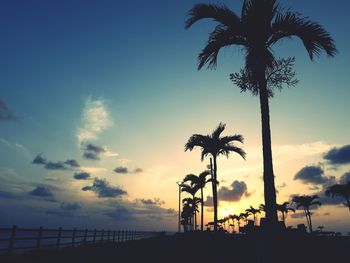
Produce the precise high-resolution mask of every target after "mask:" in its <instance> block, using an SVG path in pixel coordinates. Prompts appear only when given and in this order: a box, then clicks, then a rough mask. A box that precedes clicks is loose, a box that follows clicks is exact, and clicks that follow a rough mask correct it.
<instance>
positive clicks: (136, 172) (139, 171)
mask: <svg viewBox="0 0 350 263" xmlns="http://www.w3.org/2000/svg"><path fill="white" fill-rule="evenodd" d="M142 172H143V169H142V168H136V169H135V170H134V173H135V174H138V173H142Z"/></svg>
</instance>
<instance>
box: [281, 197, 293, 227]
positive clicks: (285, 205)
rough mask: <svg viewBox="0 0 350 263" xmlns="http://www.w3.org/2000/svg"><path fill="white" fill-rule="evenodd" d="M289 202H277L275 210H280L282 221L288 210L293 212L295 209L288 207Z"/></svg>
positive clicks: (284, 219)
mask: <svg viewBox="0 0 350 263" xmlns="http://www.w3.org/2000/svg"><path fill="white" fill-rule="evenodd" d="M288 205H289V202H284V203H283V204H277V211H279V212H281V214H282V221H283V222H285V221H286V215H287V214H288V211H292V212H294V213H295V209H294V208H292V207H289V206H288Z"/></svg>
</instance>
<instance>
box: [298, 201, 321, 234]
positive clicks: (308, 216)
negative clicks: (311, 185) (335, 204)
mask: <svg viewBox="0 0 350 263" xmlns="http://www.w3.org/2000/svg"><path fill="white" fill-rule="evenodd" d="M317 198H318V196H317V195H313V196H310V195H296V196H294V197H293V199H292V202H293V203H295V204H296V207H297V209H298V208H301V207H302V208H303V210H304V213H305V217H306V221H307V224H308V227H309V231H310V233H312V232H313V231H312V222H311V215H312V213H311V212H310V208H311V206H320V205H321V202H320V201H315V200H316V199H317Z"/></svg>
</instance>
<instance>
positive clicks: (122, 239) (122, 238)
mask: <svg viewBox="0 0 350 263" xmlns="http://www.w3.org/2000/svg"><path fill="white" fill-rule="evenodd" d="M123 241H124V230H122V237H121V242H123Z"/></svg>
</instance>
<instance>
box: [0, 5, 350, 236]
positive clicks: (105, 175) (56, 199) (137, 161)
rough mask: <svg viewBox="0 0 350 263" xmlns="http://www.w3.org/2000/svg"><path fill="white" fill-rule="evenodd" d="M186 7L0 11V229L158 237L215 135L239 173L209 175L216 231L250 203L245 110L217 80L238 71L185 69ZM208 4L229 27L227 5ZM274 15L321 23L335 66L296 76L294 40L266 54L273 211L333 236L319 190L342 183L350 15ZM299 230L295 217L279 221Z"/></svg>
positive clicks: (253, 108) (255, 131)
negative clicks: (285, 72) (277, 62)
mask: <svg viewBox="0 0 350 263" xmlns="http://www.w3.org/2000/svg"><path fill="white" fill-rule="evenodd" d="M201 2H205V1H195V0H186V1H185V0H180V1H161V0H148V1H141V0H134V1H108V0H102V1H86V0H84V1H83V0H75V1H66V0H63V1H46V0H45V1H44V0H42V1H39V0H34V1H19V0H12V1H1V2H0V34H1V41H0V57H1V59H0V110H1V111H0V113H1V115H0V118H1V119H0V156H1V158H0V182H1V183H0V209H1V211H6V213H3V212H2V213H1V215H0V225H1V226H12V225H14V224H16V225H18V226H22V227H38V226H47V227H58V226H63V227H78V228H85V227H89V228H91V227H96V228H105V229H107V228H109V229H138V230H167V231H174V230H176V229H177V205H178V199H177V198H178V187H177V185H176V182H177V181H180V180H182V179H183V178H184V177H185V175H186V174H189V173H194V174H199V173H200V172H201V171H203V170H204V169H205V168H206V165H207V164H208V163H209V160H208V159H205V160H204V162H201V160H200V151H199V150H194V151H192V152H184V144H185V143H186V141H187V140H188V138H189V137H190V136H191V135H192V134H194V133H200V134H208V133H210V132H211V131H212V130H213V129H214V128H215V127H217V125H218V124H219V123H220V122H223V123H225V124H226V130H225V132H224V134H225V135H228V134H242V135H243V136H244V139H245V140H244V144H242V145H239V146H240V147H242V148H243V149H244V150H245V151H246V152H247V159H246V161H244V160H243V159H242V158H240V157H239V156H238V155H235V154H232V155H231V156H230V158H229V159H226V157H220V158H219V160H218V178H219V181H220V189H219V197H220V198H221V201H220V203H219V216H220V217H224V216H227V215H228V214H233V213H240V212H243V211H244V210H245V209H246V208H248V207H249V206H250V205H253V206H254V207H258V206H259V204H261V203H263V181H262V149H261V123H260V106H259V100H258V98H257V97H254V96H252V95H251V94H248V93H241V92H240V90H239V88H238V87H236V86H234V85H233V83H232V82H231V81H230V79H229V74H230V73H234V72H238V71H239V69H240V68H242V67H243V66H244V53H243V52H242V50H240V49H238V48H227V49H224V50H223V51H222V52H221V53H220V55H219V60H218V67H217V69H216V70H207V69H202V70H201V71H198V70H197V55H198V54H199V52H200V50H201V49H202V48H203V47H204V45H205V43H206V40H207V38H208V33H209V32H210V31H211V30H212V29H213V28H214V26H215V23H213V22H212V21H203V22H200V23H198V24H196V25H195V26H193V27H192V28H191V29H190V30H185V29H184V21H185V19H186V17H187V13H188V11H189V10H190V8H191V7H192V6H193V5H194V4H196V3H201ZM219 3H225V4H226V5H228V6H229V7H230V8H231V9H233V10H234V11H236V12H238V13H239V12H240V6H241V4H242V1H241V0H240V1H238V0H237V1H233V0H232V1H221V2H219ZM280 3H281V5H282V6H285V7H286V8H288V7H291V9H292V10H295V11H297V12H300V13H302V14H303V15H305V16H307V17H310V19H311V20H313V21H316V22H319V23H321V24H322V25H323V26H324V27H325V29H326V30H327V31H329V32H330V34H331V35H332V37H333V38H334V40H335V43H336V46H337V49H338V51H339V52H338V54H337V56H336V57H334V58H328V57H327V56H326V55H324V54H322V55H321V56H320V57H319V58H316V59H315V60H314V61H310V60H309V57H308V56H307V53H306V51H305V49H304V47H303V46H302V44H301V42H300V41H299V40H298V39H293V40H285V41H283V42H282V43H281V44H279V45H278V46H276V48H275V49H274V52H275V53H274V54H275V56H276V57H289V56H295V58H296V63H295V66H294V69H295V71H296V73H297V78H298V79H299V83H298V85H297V86H296V87H294V88H290V89H284V90H283V91H282V92H276V94H275V97H274V98H272V99H271V100H270V114H271V130H272V149H273V159H274V169H275V176H276V179H275V180H276V186H277V190H278V196H277V201H278V202H280V203H282V202H284V201H288V200H290V197H291V196H292V195H293V194H319V195H320V199H321V201H322V202H323V203H324V205H322V206H321V208H318V209H315V210H314V212H313V220H314V225H315V226H318V225H323V226H325V230H329V231H342V232H344V233H347V232H348V231H349V230H350V226H349V217H350V214H349V211H348V210H347V208H346V207H344V206H343V205H342V204H341V200H339V199H329V198H325V197H324V190H325V189H326V187H327V186H329V185H330V184H334V183H338V182H341V181H342V180H346V178H350V175H349V172H350V154H349V152H350V149H349V148H350V146H349V144H350V143H349V132H348V131H349V129H350V123H349V121H348V112H349V107H348V101H349V99H350V90H349V88H348V81H347V78H348V76H349V73H350V72H349V67H348V63H349V60H350V51H349V49H348V46H349V44H350V37H349V34H348V28H347V25H349V24H350V18H349V16H348V12H347V10H349V8H350V3H349V1H346V0H338V1H336V2H335V3H330V1H323V0H322V1H316V0H309V1H306V2H305V1H297V0H291V1H280ZM210 189H211V188H210V187H209V186H207V187H206V189H205V196H209V200H210V196H211V191H210ZM184 196H185V195H184ZM184 196H183V197H184ZM211 211H212V207H211V206H210V204H209V202H207V206H206V209H205V221H206V222H208V221H211V220H212V212H211ZM299 223H305V224H306V220H305V218H304V217H303V215H302V214H301V211H297V212H296V213H295V214H290V215H289V216H288V218H287V225H293V226H295V225H297V224H299Z"/></svg>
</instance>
